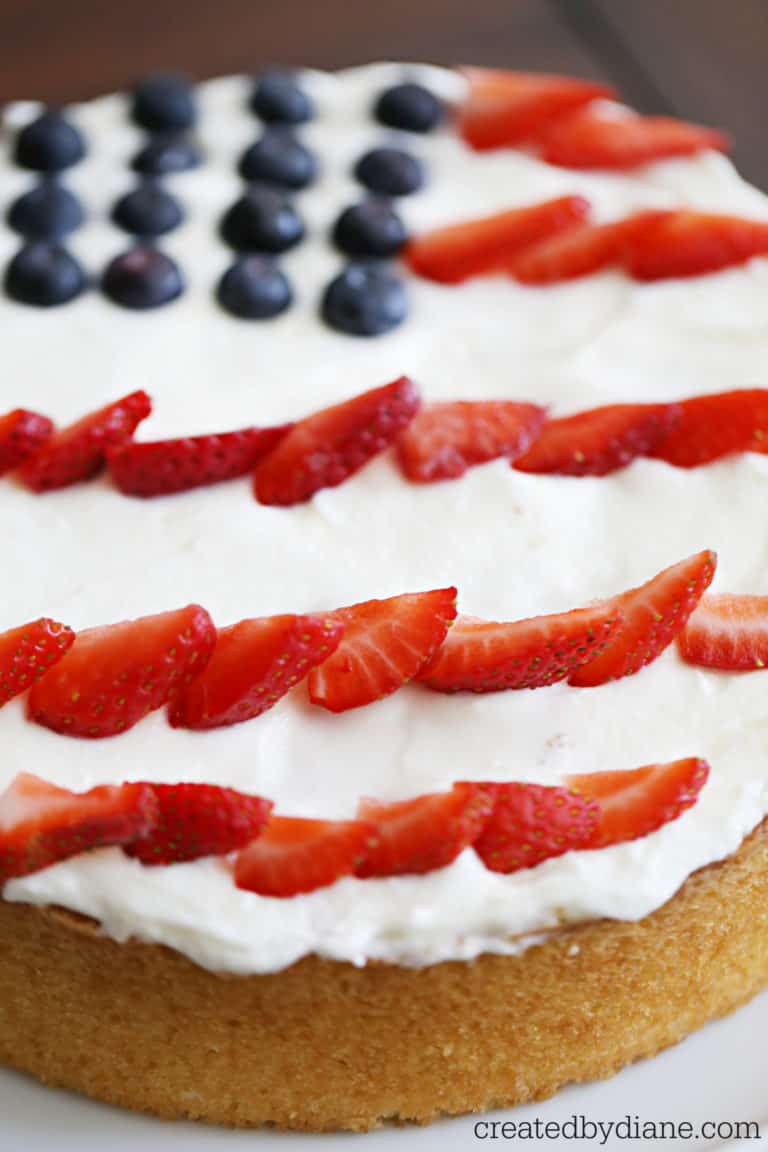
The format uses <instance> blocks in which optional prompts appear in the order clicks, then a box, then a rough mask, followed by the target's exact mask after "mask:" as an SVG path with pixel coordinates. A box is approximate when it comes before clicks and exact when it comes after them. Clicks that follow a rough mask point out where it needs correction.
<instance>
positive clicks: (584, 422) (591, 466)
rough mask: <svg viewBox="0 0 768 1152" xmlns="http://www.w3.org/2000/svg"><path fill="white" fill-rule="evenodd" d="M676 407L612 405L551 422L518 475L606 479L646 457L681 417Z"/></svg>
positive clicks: (519, 463) (521, 459)
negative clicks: (522, 473)
mask: <svg viewBox="0 0 768 1152" xmlns="http://www.w3.org/2000/svg"><path fill="white" fill-rule="evenodd" d="M679 407H680V406H679V405H677V404H607V405H605V406H604V407H602V408H589V409H587V410H586V411H585V412H577V413H576V414H575V415H574V416H563V417H561V418H560V419H558V420H549V421H547V423H546V424H545V425H544V427H543V428H542V430H541V432H540V434H539V436H538V437H537V438H536V440H534V442H533V444H532V445H531V447H530V448H529V449H528V451H527V452H525V453H524V454H523V455H522V456H519V457H518V458H517V459H516V460H515V461H513V467H514V468H516V469H517V470H518V471H519V472H555V473H558V474H559V475H561V476H606V475H607V474H608V473H609V472H615V471H616V470H617V469H618V468H626V466H627V464H630V463H631V462H632V461H633V460H634V459H635V458H636V457H637V456H646V455H648V454H649V453H651V452H652V450H653V449H654V448H655V447H656V446H657V445H658V444H661V443H663V442H664V439H665V437H666V435H667V433H668V432H669V431H670V429H673V428H674V427H675V425H676V424H677V422H678V421H679V419H680V411H679Z"/></svg>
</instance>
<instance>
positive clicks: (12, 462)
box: [0, 408, 53, 476]
mask: <svg viewBox="0 0 768 1152" xmlns="http://www.w3.org/2000/svg"><path fill="white" fill-rule="evenodd" d="M52 434H53V421H52V420H49V419H48V417H47V416H40V415H39V414H38V413H37V412H29V411H28V410H27V409H26V408H14V410H13V412H8V413H6V415H5V416H0V476H3V475H4V474H5V473H6V472H10V471H11V470H12V469H13V468H18V466H19V464H22V463H23V462H24V461H25V460H27V459H29V457H30V456H32V455H34V453H35V452H37V451H39V449H40V448H42V446H43V444H45V442H46V440H49V439H50V438H51V436H52Z"/></svg>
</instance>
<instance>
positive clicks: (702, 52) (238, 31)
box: [0, 0, 768, 187]
mask: <svg viewBox="0 0 768 1152" xmlns="http://www.w3.org/2000/svg"><path fill="white" fill-rule="evenodd" d="M387 58H389V59H402V60H409V59H410V60H416V59H422V60H430V61H434V62H438V63H446V64H452V63H457V62H464V63H477V64H498V65H504V66H507V67H516V68H527V69H547V70H552V71H563V72H572V73H576V74H579V75H583V76H591V77H597V78H601V79H605V80H608V81H610V82H612V83H614V84H616V85H617V86H618V87H619V88H620V89H621V91H622V93H623V94H624V97H625V99H626V100H627V101H628V102H629V103H632V104H634V105H636V106H637V107H639V108H641V109H642V110H643V111H646V112H662V113H671V114H675V115H680V116H686V117H688V118H690V119H697V120H700V121H702V122H706V123H711V124H715V125H717V126H718V127H724V128H727V129H728V130H729V131H730V132H731V133H732V135H733V137H734V139H735V142H736V159H737V162H738V163H739V165H740V167H741V168H742V170H743V171H744V172H745V174H747V175H749V176H750V177H751V178H752V179H754V180H756V181H757V182H758V183H762V185H763V186H764V187H768V132H766V129H765V128H764V126H763V125H764V121H765V104H766V94H767V92H768V85H767V84H766V72H768V0H0V101H3V100H7V99H11V98H16V97H22V96H30V97H41V98H44V99H49V100H67V99H75V98H79V97H83V96H91V95H95V94H97V93H99V92H104V91H109V90H110V89H114V88H118V87H120V86H121V85H125V84H128V83H130V82H131V81H133V80H135V79H136V78H137V77H139V76H141V75H142V74H143V73H145V72H147V71H149V70H151V69H154V68H160V67H164V68H167V67H173V68H184V69H186V70H188V71H190V72H192V73H193V74H194V75H195V76H199V77H203V76H210V75H214V74H216V73H222V72H227V71H239V70H252V69H256V68H258V67H259V66H260V65H262V64H264V63H285V64H299V63H307V64H314V65H318V66H323V67H330V68H333V67H339V66H341V65H345V64H354V63H362V62H364V61H366V60H376V59H387Z"/></svg>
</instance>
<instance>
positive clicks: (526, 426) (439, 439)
mask: <svg viewBox="0 0 768 1152" xmlns="http://www.w3.org/2000/svg"><path fill="white" fill-rule="evenodd" d="M545 417H546V409H545V408H540V407H539V406H538V405H537V404H518V403H515V402H514V401H511V400H456V401H454V402H453V403H447V404H430V405H429V406H428V407H426V408H422V409H421V411H420V412H419V413H417V415H416V416H414V418H413V420H412V421H411V422H410V424H409V425H408V427H407V428H406V429H405V431H404V432H403V433H401V435H400V439H399V440H398V442H397V448H398V454H399V458H400V466H401V468H402V470H403V472H404V473H405V475H406V476H407V477H408V479H409V480H414V481H416V482H417V483H427V482H429V481H431V480H445V479H455V478H456V477H457V476H463V475H464V473H465V472H466V470H467V468H471V467H472V466H473V465H474V464H484V463H485V462H486V461H487V460H495V459H497V458H498V457H499V456H508V457H509V458H510V459H514V458H515V457H516V456H519V455H520V453H521V452H524V451H525V450H526V448H527V447H528V445H529V444H530V443H531V441H532V440H533V438H534V437H535V436H536V435H537V433H538V432H539V429H540V428H541V426H542V424H543V423H544V419H545Z"/></svg>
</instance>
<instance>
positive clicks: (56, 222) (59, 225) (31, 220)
mask: <svg viewBox="0 0 768 1152" xmlns="http://www.w3.org/2000/svg"><path fill="white" fill-rule="evenodd" d="M84 219H85V213H84V212H83V209H82V205H81V204H80V201H79V200H78V199H77V197H76V196H73V195H72V193H71V192H70V191H69V189H68V188H64V187H63V186H62V185H61V184H57V183H56V181H55V180H44V181H43V182H42V183H41V184H38V185H37V186H36V187H35V188H30V190H29V192H25V193H24V194H23V196H19V198H18V199H17V200H14V202H13V204H11V207H10V208H9V209H8V224H9V225H10V227H11V228H13V229H14V231H15V232H18V233H20V235H22V236H27V237H28V238H29V239H30V240H60V239H61V237H62V236H66V235H68V233H70V232H74V230H75V229H76V228H79V227H80V225H81V224H82V222H83V220H84Z"/></svg>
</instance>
